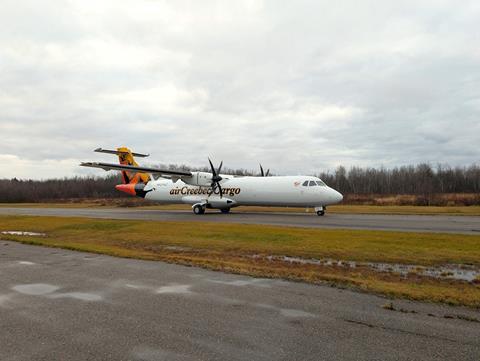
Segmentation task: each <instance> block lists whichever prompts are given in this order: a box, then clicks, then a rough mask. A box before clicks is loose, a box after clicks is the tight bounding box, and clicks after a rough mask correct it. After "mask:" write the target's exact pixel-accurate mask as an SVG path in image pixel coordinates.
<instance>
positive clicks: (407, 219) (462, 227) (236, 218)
mask: <svg viewBox="0 0 480 361" xmlns="http://www.w3.org/2000/svg"><path fill="white" fill-rule="evenodd" d="M0 214H1V215H9V214H18V215H39V216H66V217H91V218H110V219H138V220H151V221H189V222H190V221H197V222H198V221H204V222H231V223H244V224H269V225H278V226H293V227H309V228H344V229H372V230H384V231H411V232H445V233H463V234H480V217H477V216H441V215H438V216H420V215H408V216H406V215H373V214H371V215H370V214H369V215H367V214H333V213H332V214H329V213H327V215H326V216H324V217H318V216H317V215H314V214H313V213H310V214H309V213H271V212H264V213H261V212H255V213H254V212H251V213H246V212H238V213H235V210H233V211H232V213H230V214H221V213H219V212H218V211H215V210H211V211H210V212H207V213H206V214H204V215H195V214H193V213H192V212H189V211H165V210H147V209H135V208H114V209H102V208H17V207H0Z"/></svg>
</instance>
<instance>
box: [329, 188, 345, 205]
mask: <svg viewBox="0 0 480 361" xmlns="http://www.w3.org/2000/svg"><path fill="white" fill-rule="evenodd" d="M331 197H332V200H333V202H335V203H340V202H341V201H342V200H343V195H342V193H340V192H337V191H336V190H335V189H332V190H331Z"/></svg>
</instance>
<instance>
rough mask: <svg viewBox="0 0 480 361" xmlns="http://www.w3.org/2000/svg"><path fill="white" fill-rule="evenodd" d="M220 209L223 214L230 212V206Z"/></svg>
mask: <svg viewBox="0 0 480 361" xmlns="http://www.w3.org/2000/svg"><path fill="white" fill-rule="evenodd" d="M220 211H221V212H222V213H223V214H227V213H230V208H222V209H220Z"/></svg>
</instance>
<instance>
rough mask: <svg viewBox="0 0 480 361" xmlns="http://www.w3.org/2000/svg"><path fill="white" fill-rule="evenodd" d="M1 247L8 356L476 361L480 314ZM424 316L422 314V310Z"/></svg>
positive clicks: (1, 314)
mask: <svg viewBox="0 0 480 361" xmlns="http://www.w3.org/2000/svg"><path fill="white" fill-rule="evenodd" d="M386 302H388V300H386V299H384V298H381V297H377V296H374V295H368V294H362V293H356V292H352V291H349V290H341V289H337V288H332V287H328V286H314V285H308V284H302V283H295V282H287V281H282V280H269V279H255V278H251V277H246V276H238V275H230V274H224V273H220V272H211V271H207V270H203V269H199V268H195V267H184V266H178V265H171V264H166V263H162V262H149V261H140V260H131V259H122V258H114V257H109V256H104V255H95V254H87V253H81V252H73V251H68V250H62V249H54V248H44V247H36V246H27V245H22V244H19V243H15V242H6V241H0V329H1V333H0V359H1V360H3V361H14V360H35V361H40V360H48V361H50V360H144V361H145V360H147V361H149V360H169V361H171V360H173V361H175V360H183V361H185V360H233V361H235V360H249V361H250V360H356V361H358V360H382V361H385V360H422V361H427V360H436V361H438V360H475V361H478V359H479V355H480V323H478V322H474V321H467V320H465V319H460V318H459V317H458V316H459V315H460V317H465V316H467V317H470V318H477V319H478V318H480V312H478V311H474V310H470V309H463V308H453V307H448V306H440V305H433V304H424V303H418V302H410V301H394V304H395V306H396V307H397V308H403V309H404V310H405V312H399V311H390V310H387V309H384V308H383V307H382V305H384V304H385V303H386ZM413 312H415V313H413Z"/></svg>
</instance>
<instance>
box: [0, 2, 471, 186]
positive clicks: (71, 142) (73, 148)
mask: <svg viewBox="0 0 480 361" xmlns="http://www.w3.org/2000/svg"><path fill="white" fill-rule="evenodd" d="M479 16H480V7H479V5H478V3H477V2H475V1H465V2H463V3H462V6H458V5H457V4H456V3H455V2H453V1H445V2H441V3H439V2H438V1H427V2H423V3H422V4H420V5H419V4H418V3H417V2H413V1H412V2H409V1H407V2H402V3H398V2H390V1H382V2H376V1H367V2H362V4H361V5H360V4H359V3H357V2H353V1H341V2H337V3H335V4H332V3H331V2H326V1H300V2H283V3H279V2H277V1H265V2H260V1H253V2H251V1H244V2H235V3H234V4H231V3H230V4H226V3H225V2H216V1H208V2H202V3H199V2H195V1H180V2H175V3H165V2H153V1H140V2H135V4H133V3H132V2H129V1H111V2H109V1H105V2H101V3H99V4H94V3H88V2H81V1H71V2H68V3H66V2H57V1H46V2H42V4H40V3H38V2H35V1H31V2H22V4H18V2H10V1H8V2H6V3H4V4H2V13H1V14H0V24H1V25H0V30H2V31H0V131H1V140H2V153H1V154H0V166H3V163H2V160H1V159H2V157H1V155H2V154H3V156H4V159H7V158H5V157H6V156H7V155H8V157H10V156H12V155H13V156H15V157H17V158H16V159H18V164H17V169H16V171H17V172H18V173H19V174H22V175H24V176H31V177H39V175H40V176H41V177H46V176H48V174H49V172H52V170H53V171H55V173H54V174H55V175H72V174H85V172H87V173H88V172H91V170H84V169H81V168H78V167H76V164H77V163H78V162H79V161H80V160H89V159H92V158H94V156H98V155H94V154H91V153H90V152H91V150H92V149H93V148H95V147H97V146H105V147H113V146H117V145H128V146H131V147H132V148H135V149H137V150H138V151H143V152H150V153H152V159H151V161H153V162H155V161H158V162H161V163H175V162H177V163H186V164H191V165H195V166H199V165H204V164H205V163H206V157H207V156H211V157H213V158H215V159H216V160H221V159H223V160H224V161H225V162H226V165H227V166H229V167H243V168H250V169H252V168H256V167H257V166H258V165H257V163H258V162H259V161H261V162H262V163H264V164H268V166H269V167H270V168H271V169H272V170H273V171H275V172H277V173H294V174H295V173H307V172H310V173H311V172H318V171H319V170H325V169H333V168H334V167H336V166H337V165H338V164H344V165H346V166H351V165H361V166H363V165H369V166H379V165H385V166H395V165H402V164H407V163H412V162H413V163H415V162H423V161H429V162H433V163H436V162H442V163H449V164H451V165H465V164H469V163H472V162H478V150H477V148H478V146H477V144H478V143H480V136H479V134H480V122H479V121H478V118H479V114H480V90H479V89H480V53H479V51H478V50H477V47H476V45H475V44H476V42H477V40H478V36H479V28H478V26H477V21H478V18H479ZM8 159H10V158H8ZM5 162H6V161H5ZM8 162H10V163H11V160H9V161H8ZM32 162H34V163H35V164H36V166H35V167H36V168H35V170H34V171H32V172H29V170H28V167H29V166H30V165H31V164H32ZM55 164H57V166H55ZM42 166H44V168H43V169H44V171H42ZM9 167H11V165H9ZM12 172H15V166H13V170H12Z"/></svg>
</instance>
